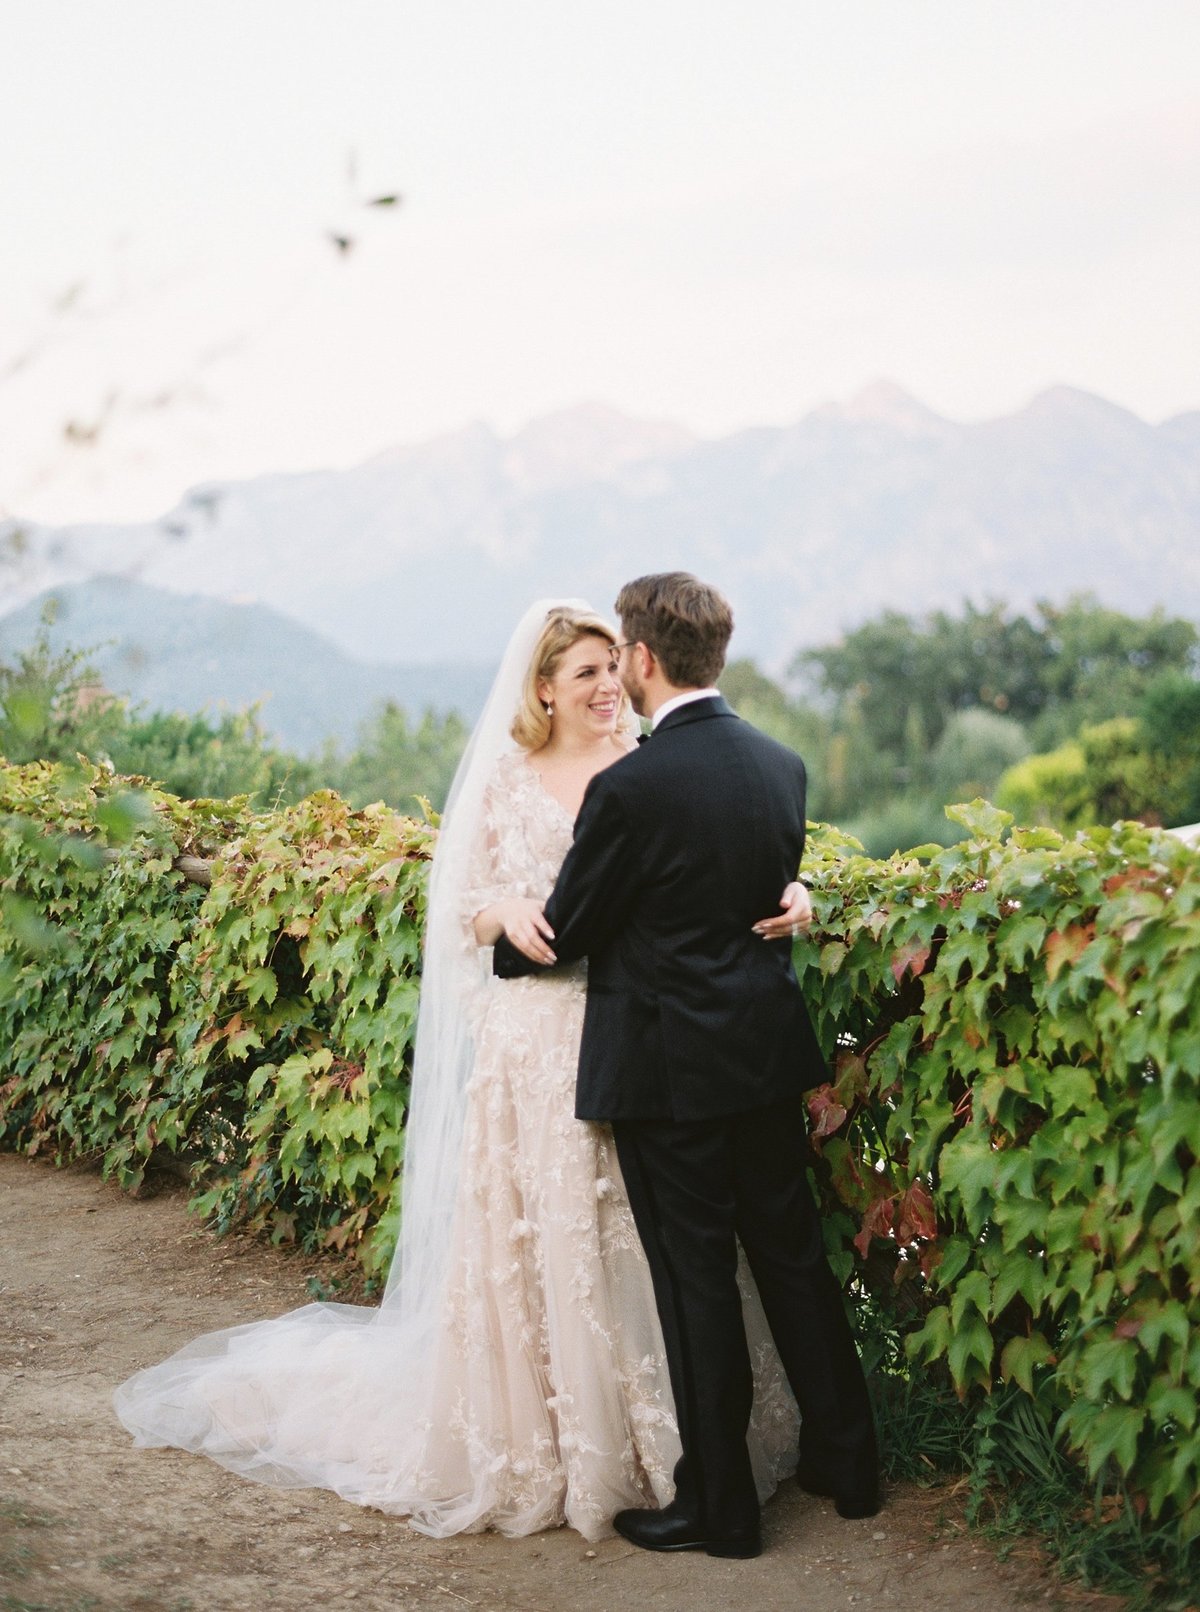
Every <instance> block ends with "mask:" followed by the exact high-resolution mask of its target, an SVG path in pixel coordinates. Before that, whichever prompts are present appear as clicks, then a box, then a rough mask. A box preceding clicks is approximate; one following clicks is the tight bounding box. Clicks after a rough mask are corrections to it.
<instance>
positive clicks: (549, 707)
mask: <svg viewBox="0 0 1200 1612" xmlns="http://www.w3.org/2000/svg"><path fill="white" fill-rule="evenodd" d="M546 715H547V716H553V715H554V707H553V706H552V705H551V704H549V703H548V702H547V705H546Z"/></svg>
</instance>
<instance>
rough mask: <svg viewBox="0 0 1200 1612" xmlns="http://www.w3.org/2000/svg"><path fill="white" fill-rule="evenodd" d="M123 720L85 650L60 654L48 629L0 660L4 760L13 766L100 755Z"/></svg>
mask: <svg viewBox="0 0 1200 1612" xmlns="http://www.w3.org/2000/svg"><path fill="white" fill-rule="evenodd" d="M122 721H123V711H122V706H121V702H120V701H119V700H116V699H114V698H113V696H112V695H111V694H108V693H107V692H106V691H105V690H104V689H103V688H102V687H101V686H100V684H99V682H98V680H97V678H96V673H95V670H94V668H93V666H92V663H91V658H90V653H89V652H88V651H86V650H76V649H67V650H62V651H59V652H56V651H54V650H53V649H51V647H50V641H49V635H48V633H47V632H46V631H45V630H43V631H41V632H40V633H39V634H38V636H37V638H35V640H34V641H33V643H32V644H31V645H30V646H29V648H28V649H23V650H20V651H19V652H18V653H17V654H16V656H15V657H14V658H13V659H12V660H11V661H8V662H2V661H0V756H3V757H4V758H5V759H6V760H8V761H12V762H17V763H21V762H26V761H68V762H69V761H74V759H75V757H76V755H77V754H78V753H79V752H80V751H83V752H84V753H86V754H99V753H100V752H101V751H103V750H104V748H105V746H106V745H107V743H108V742H109V740H110V738H111V737H112V735H113V734H114V733H115V732H116V731H117V730H118V729H119V728H120V726H121V723H122Z"/></svg>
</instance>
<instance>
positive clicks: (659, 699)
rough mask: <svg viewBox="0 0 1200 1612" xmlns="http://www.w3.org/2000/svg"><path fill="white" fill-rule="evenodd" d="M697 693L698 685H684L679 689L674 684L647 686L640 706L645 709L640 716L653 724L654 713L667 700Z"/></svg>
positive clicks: (698, 690) (665, 683)
mask: <svg viewBox="0 0 1200 1612" xmlns="http://www.w3.org/2000/svg"><path fill="white" fill-rule="evenodd" d="M699 692H700V684H699V683H686V684H684V685H683V686H682V687H680V686H678V685H677V684H675V683H667V682H660V683H656V684H655V685H654V687H653V688H652V687H650V685H649V684H647V686H646V692H645V696H644V698H643V700H642V704H643V706H644V707H645V709H644V710H643V712H642V715H643V716H644V717H646V718H647V720H648V721H651V722H653V720H654V717H655V713H656V712H657V711H658V710H659V709H660V708H661V707H662V706H664V705H665V704H666V703H667V701H668V700H674V699H677V698H678V697H679V695H680V694H699Z"/></svg>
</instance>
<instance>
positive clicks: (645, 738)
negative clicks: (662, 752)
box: [637, 733, 650, 744]
mask: <svg viewBox="0 0 1200 1612" xmlns="http://www.w3.org/2000/svg"><path fill="white" fill-rule="evenodd" d="M637 742H638V743H639V744H649V742H650V735H649V734H648V733H639V734H638V736H637Z"/></svg>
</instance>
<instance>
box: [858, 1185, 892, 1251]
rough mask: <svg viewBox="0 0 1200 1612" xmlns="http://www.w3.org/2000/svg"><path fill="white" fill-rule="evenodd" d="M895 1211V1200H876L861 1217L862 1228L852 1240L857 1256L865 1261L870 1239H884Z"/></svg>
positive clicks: (890, 1227) (889, 1229)
mask: <svg viewBox="0 0 1200 1612" xmlns="http://www.w3.org/2000/svg"><path fill="white" fill-rule="evenodd" d="M895 1211H896V1200H895V1198H877V1199H876V1200H875V1202H874V1203H873V1204H872V1205H871V1206H870V1208H869V1209H868V1210H867V1212H866V1214H865V1215H864V1216H863V1217H862V1227H861V1229H860V1231H859V1233H858V1236H857V1237H856V1238H855V1239H854V1246H855V1248H857V1249H858V1252H859V1256H860V1257H861V1258H862V1259H866V1257H867V1253H868V1250H869V1249H870V1247H871V1238H872V1237H886V1236H887V1235H888V1233H889V1232H890V1231H891V1229H892V1218H893V1216H894V1214H895Z"/></svg>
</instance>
